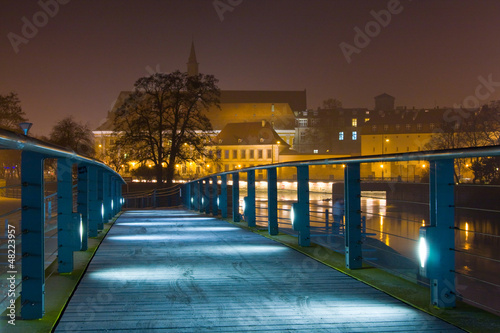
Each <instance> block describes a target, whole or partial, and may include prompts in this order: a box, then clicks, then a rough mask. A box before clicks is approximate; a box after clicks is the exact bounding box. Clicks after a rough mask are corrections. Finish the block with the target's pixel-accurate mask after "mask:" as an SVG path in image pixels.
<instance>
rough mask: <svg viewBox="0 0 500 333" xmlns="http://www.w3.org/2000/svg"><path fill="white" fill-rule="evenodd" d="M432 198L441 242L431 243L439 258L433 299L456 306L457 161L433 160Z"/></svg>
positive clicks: (440, 304)
mask: <svg viewBox="0 0 500 333" xmlns="http://www.w3.org/2000/svg"><path fill="white" fill-rule="evenodd" d="M429 198H430V200H431V202H430V210H431V211H430V221H431V227H435V228H436V234H437V236H438V240H439V241H438V242H436V243H437V244H431V248H432V249H433V251H436V252H437V253H429V256H432V257H433V258H434V261H436V262H438V263H439V264H438V265H435V266H434V267H435V268H436V271H435V272H429V275H430V276H429V278H430V283H431V302H432V304H433V305H434V306H437V307H438V308H452V307H454V306H455V301H456V288H455V275H454V270H455V253H454V252H453V249H454V248H455V179H454V161H453V159H449V160H438V161H431V162H430V170H429Z"/></svg>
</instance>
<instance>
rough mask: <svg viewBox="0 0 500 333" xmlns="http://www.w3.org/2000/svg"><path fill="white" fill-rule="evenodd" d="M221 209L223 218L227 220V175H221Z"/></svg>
mask: <svg viewBox="0 0 500 333" xmlns="http://www.w3.org/2000/svg"><path fill="white" fill-rule="evenodd" d="M220 180H221V183H220V196H219V209H220V215H221V217H222V218H224V219H225V218H227V175H220Z"/></svg>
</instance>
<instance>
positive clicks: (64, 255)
mask: <svg viewBox="0 0 500 333" xmlns="http://www.w3.org/2000/svg"><path fill="white" fill-rule="evenodd" d="M72 171H73V162H72V161H71V160H69V159H66V158H63V159H61V158H60V159H58V160H57V228H58V231H57V232H58V234H57V244H58V258H57V260H58V271H59V273H70V272H71V271H73V244H72V243H73V242H72V235H73V233H74V232H75V231H77V230H78V229H76V230H73V229H74V228H73V225H72V222H73V221H72V213H73V184H72V182H73V175H72Z"/></svg>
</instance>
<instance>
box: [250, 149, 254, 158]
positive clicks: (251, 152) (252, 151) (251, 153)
mask: <svg viewBox="0 0 500 333" xmlns="http://www.w3.org/2000/svg"><path fill="white" fill-rule="evenodd" d="M250 158H251V159H254V158H255V151H254V150H250Z"/></svg>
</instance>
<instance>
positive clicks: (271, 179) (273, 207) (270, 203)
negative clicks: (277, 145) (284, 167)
mask: <svg viewBox="0 0 500 333" xmlns="http://www.w3.org/2000/svg"><path fill="white" fill-rule="evenodd" d="M276 169H277V168H269V169H267V219H268V221H269V222H268V223H269V224H268V226H267V229H268V232H269V235H277V234H278V232H279V230H278V229H279V228H278V177H277V170H276Z"/></svg>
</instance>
